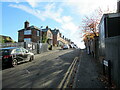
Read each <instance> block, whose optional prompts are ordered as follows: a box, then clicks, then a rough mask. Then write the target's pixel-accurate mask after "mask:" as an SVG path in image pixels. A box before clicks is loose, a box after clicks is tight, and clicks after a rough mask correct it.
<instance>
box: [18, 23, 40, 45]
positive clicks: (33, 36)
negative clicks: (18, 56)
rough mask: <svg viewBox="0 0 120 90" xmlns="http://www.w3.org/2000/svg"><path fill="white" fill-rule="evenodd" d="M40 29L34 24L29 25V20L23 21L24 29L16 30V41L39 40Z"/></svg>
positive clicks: (36, 41) (37, 41) (38, 41)
mask: <svg viewBox="0 0 120 90" xmlns="http://www.w3.org/2000/svg"><path fill="white" fill-rule="evenodd" d="M41 33H42V32H41V30H40V29H39V28H38V27H36V26H29V22H28V21H26V22H25V23H24V29H21V30H19V31H18V42H35V43H40V42H41V38H42V37H41Z"/></svg>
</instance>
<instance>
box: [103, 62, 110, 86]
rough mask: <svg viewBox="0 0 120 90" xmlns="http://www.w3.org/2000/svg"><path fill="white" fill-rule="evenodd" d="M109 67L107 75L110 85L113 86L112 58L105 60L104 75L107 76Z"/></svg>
mask: <svg viewBox="0 0 120 90" xmlns="http://www.w3.org/2000/svg"><path fill="white" fill-rule="evenodd" d="M106 67H107V77H108V82H109V86H111V84H112V83H111V61H110V60H103V75H104V76H106V73H105V72H106V69H105V68H106Z"/></svg>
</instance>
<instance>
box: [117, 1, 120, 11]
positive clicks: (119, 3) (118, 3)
mask: <svg viewBox="0 0 120 90" xmlns="http://www.w3.org/2000/svg"><path fill="white" fill-rule="evenodd" d="M117 13H120V0H117Z"/></svg>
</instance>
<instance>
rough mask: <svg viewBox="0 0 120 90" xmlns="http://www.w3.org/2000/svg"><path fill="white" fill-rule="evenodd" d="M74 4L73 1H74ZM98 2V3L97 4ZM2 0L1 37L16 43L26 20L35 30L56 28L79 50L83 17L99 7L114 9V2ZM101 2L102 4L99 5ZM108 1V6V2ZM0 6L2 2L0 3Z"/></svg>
mask: <svg viewBox="0 0 120 90" xmlns="http://www.w3.org/2000/svg"><path fill="white" fill-rule="evenodd" d="M73 1H74V2H73ZM98 1H101V2H99V3H98ZM98 1H97V0H89V1H88V0H76V1H75V0H67V1H65V0H64V1H63V0H61V1H58V0H56V1H54V0H52V1H50V0H44V1H43V0H42V1H41V0H2V5H0V8H2V11H1V12H2V14H1V15H2V16H0V17H1V18H2V19H1V21H2V22H0V23H2V24H0V25H2V28H0V29H1V31H2V32H0V34H2V35H7V36H11V37H12V38H13V40H15V41H18V33H17V31H18V30H20V29H22V28H24V22H25V21H26V20H28V21H29V22H30V25H34V26H37V27H41V26H43V28H45V27H46V26H49V27H50V28H51V29H54V28H57V29H59V30H60V32H61V33H62V35H64V36H65V37H66V38H69V39H71V40H72V41H73V42H75V43H76V44H77V45H78V46H79V47H81V48H82V47H84V44H83V42H82V38H81V37H82V35H81V33H82V31H81V29H80V28H79V26H80V25H81V20H82V19H83V17H84V16H85V15H90V14H91V13H92V12H94V10H95V9H97V8H98V7H102V8H103V9H105V8H106V7H107V6H109V7H110V8H111V9H113V8H116V2H117V0H110V1H109V0H98ZM102 1H104V2H102ZM108 1H109V3H108ZM0 4H1V3H0Z"/></svg>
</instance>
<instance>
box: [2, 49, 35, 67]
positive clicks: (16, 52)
mask: <svg viewBox="0 0 120 90" xmlns="http://www.w3.org/2000/svg"><path fill="white" fill-rule="evenodd" d="M0 55H1V56H2V66H5V65H12V66H16V65H17V64H18V63H21V62H25V61H31V60H34V54H33V53H31V52H29V51H28V50H26V49H25V48H23V47H20V48H17V47H8V48H0Z"/></svg>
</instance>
